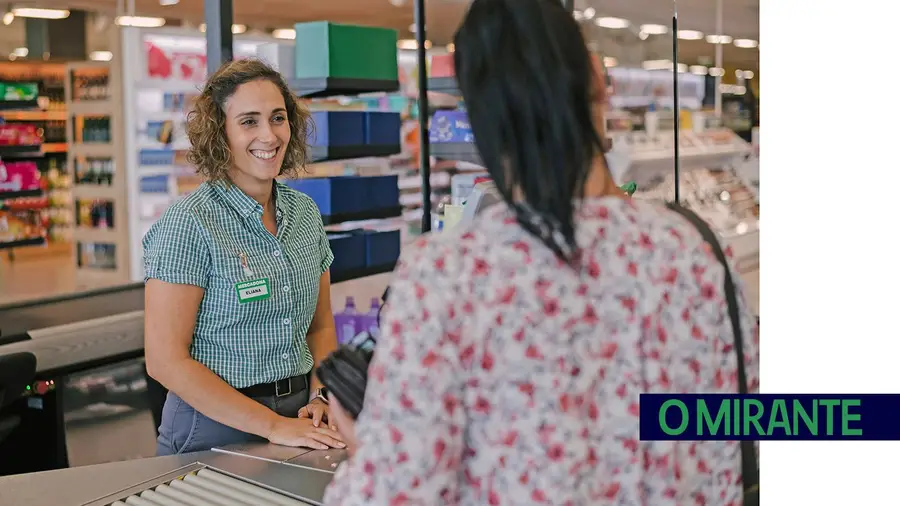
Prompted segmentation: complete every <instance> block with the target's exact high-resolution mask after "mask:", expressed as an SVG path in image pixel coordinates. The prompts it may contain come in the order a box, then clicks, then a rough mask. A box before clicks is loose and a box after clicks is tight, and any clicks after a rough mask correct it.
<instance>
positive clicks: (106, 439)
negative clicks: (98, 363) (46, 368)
mask: <svg viewBox="0 0 900 506" xmlns="http://www.w3.org/2000/svg"><path fill="white" fill-rule="evenodd" d="M62 384H63V391H62V396H63V420H64V427H65V428H64V430H65V435H66V447H67V450H68V455H69V466H70V467H76V466H85V465H91V464H102V463H106V462H118V461H122V460H131V459H139V458H146V457H153V456H155V455H156V427H155V426H154V422H153V414H152V411H151V409H150V400H149V396H148V394H147V379H146V376H145V375H144V360H143V359H135V360H130V361H127V362H121V363H118V364H113V365H110V366H104V367H98V368H96V369H91V370H88V371H84V372H81V373H78V374H73V375H71V376H68V377H66V378H64V379H63V381H62Z"/></svg>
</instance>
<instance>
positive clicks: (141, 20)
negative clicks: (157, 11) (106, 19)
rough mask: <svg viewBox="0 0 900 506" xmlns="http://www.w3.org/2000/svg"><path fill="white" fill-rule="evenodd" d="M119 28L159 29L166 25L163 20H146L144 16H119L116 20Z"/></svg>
mask: <svg viewBox="0 0 900 506" xmlns="http://www.w3.org/2000/svg"><path fill="white" fill-rule="evenodd" d="M116 24H117V25H119V26H134V27H137V28H159V27H160V26H163V25H164V24H166V20H165V19H163V18H148V17H144V16H119V17H117V18H116Z"/></svg>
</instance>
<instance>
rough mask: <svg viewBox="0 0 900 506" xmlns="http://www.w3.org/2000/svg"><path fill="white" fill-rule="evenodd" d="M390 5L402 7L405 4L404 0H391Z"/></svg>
mask: <svg viewBox="0 0 900 506" xmlns="http://www.w3.org/2000/svg"><path fill="white" fill-rule="evenodd" d="M391 5H393V6H394V7H403V6H404V5H406V0H391Z"/></svg>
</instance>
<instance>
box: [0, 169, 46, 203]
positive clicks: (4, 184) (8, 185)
mask: <svg viewBox="0 0 900 506" xmlns="http://www.w3.org/2000/svg"><path fill="white" fill-rule="evenodd" d="M40 188H41V173H40V171H38V167H37V164H36V163H34V162H0V192H19V191H28V190H39V189H40ZM0 196H2V195H0Z"/></svg>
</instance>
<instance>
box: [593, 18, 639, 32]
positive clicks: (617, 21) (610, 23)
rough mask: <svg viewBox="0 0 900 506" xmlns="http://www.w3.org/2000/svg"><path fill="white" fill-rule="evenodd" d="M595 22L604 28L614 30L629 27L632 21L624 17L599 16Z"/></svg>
mask: <svg viewBox="0 0 900 506" xmlns="http://www.w3.org/2000/svg"><path fill="white" fill-rule="evenodd" d="M594 24H596V25H597V26H600V27H603V28H610V29H613V30H620V29H622V28H628V27H629V26H631V22H630V21H628V20H627V19H622V18H597V19H596V20H594Z"/></svg>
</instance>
